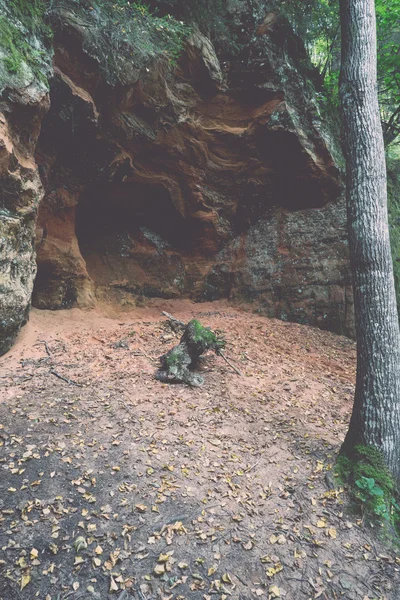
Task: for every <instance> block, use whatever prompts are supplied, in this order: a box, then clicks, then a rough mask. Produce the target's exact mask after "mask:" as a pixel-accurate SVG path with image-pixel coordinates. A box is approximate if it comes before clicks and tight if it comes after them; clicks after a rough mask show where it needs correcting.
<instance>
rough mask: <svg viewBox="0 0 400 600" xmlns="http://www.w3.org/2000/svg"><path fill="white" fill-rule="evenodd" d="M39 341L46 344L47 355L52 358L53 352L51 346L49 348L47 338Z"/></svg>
mask: <svg viewBox="0 0 400 600" xmlns="http://www.w3.org/2000/svg"><path fill="white" fill-rule="evenodd" d="M38 341H39V342H40V343H41V344H44V347H45V348H46V353H47V356H48V357H49V358H51V352H50V348H49V345H48V343H47V342H46V340H38Z"/></svg>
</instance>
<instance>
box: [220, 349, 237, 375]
mask: <svg viewBox="0 0 400 600" xmlns="http://www.w3.org/2000/svg"><path fill="white" fill-rule="evenodd" d="M217 354H218V356H221V357H222V358H223V359H224V361H225V362H226V363H227V364H228V365H229V366H230V367H231V368H232V369H233V370H234V371H235V373H237V374H238V375H240V377H243V373H242V372H241V371H239V369H237V368H236V367H235V365H233V364H232V363H231V361H230V360H228V359H227V358H226V356H225V354H224V353H223V352H222V351H221V350H218V352H217Z"/></svg>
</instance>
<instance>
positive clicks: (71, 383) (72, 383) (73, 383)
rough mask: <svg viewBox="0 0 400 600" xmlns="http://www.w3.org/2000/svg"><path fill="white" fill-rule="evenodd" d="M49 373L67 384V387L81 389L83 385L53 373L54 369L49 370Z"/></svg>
mask: <svg viewBox="0 0 400 600" xmlns="http://www.w3.org/2000/svg"><path fill="white" fill-rule="evenodd" d="M50 373H51V375H54V376H55V377H58V379H61V380H62V381H65V382H66V383H69V385H76V386H77V387H83V385H82V384H81V383H77V382H76V381H73V380H72V379H68V377H64V376H63V375H60V373H57V371H55V370H54V369H50Z"/></svg>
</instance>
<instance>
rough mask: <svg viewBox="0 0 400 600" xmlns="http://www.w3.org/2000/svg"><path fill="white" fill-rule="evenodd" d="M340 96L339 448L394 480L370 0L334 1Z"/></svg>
mask: <svg viewBox="0 0 400 600" xmlns="http://www.w3.org/2000/svg"><path fill="white" fill-rule="evenodd" d="M340 13H341V23H342V69H341V76H340V77H341V80H340V95H341V104H342V116H343V125H344V141H345V153H346V161H347V178H346V185H347V210H348V227H349V243H350V258H351V266H352V272H353V282H354V293H355V312H356V335H357V381H356V392H355V400H354V408H353V414H352V417H351V422H350V427H349V431H348V433H347V436H346V439H345V442H344V445H343V448H342V451H343V452H345V453H346V454H348V453H351V449H352V448H353V447H354V446H355V445H356V444H364V445H369V446H374V447H376V448H377V449H378V450H380V451H381V452H382V453H383V456H384V458H385V461H386V464H387V466H388V468H389V470H390V471H391V473H392V474H393V476H394V478H395V479H396V481H397V482H398V483H399V482H400V332H399V321H398V315H397V308H396V296H395V288H394V279H393V266H392V258H391V253H390V241H389V227H388V218H387V189H386V165H385V152H384V144H383V135H382V126H381V121H380V115H379V106H378V94H377V73H376V23H375V6H374V0H340Z"/></svg>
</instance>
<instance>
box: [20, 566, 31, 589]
mask: <svg viewBox="0 0 400 600" xmlns="http://www.w3.org/2000/svg"><path fill="white" fill-rule="evenodd" d="M30 580H31V575H30V572H29V571H26V572H25V573H23V575H22V577H21V590H23V589H24V587H26V586H27V585H28V583H29V582H30Z"/></svg>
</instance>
